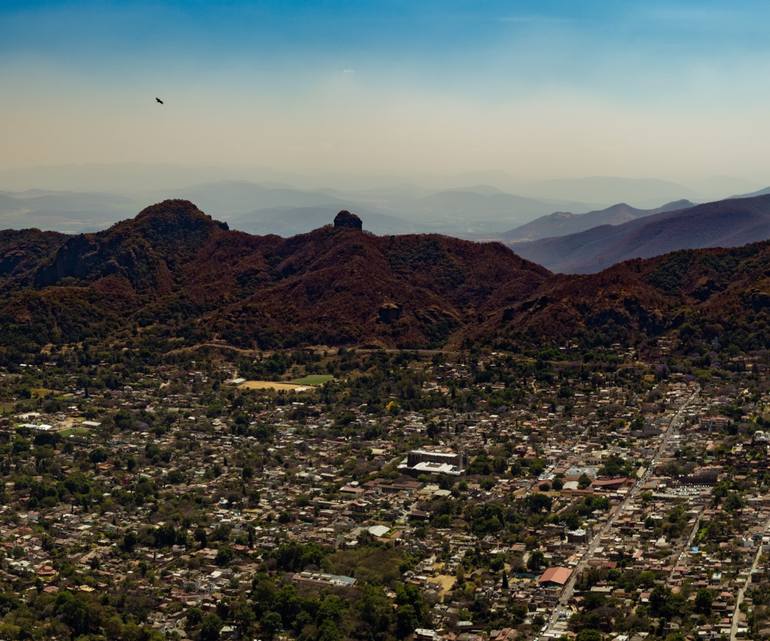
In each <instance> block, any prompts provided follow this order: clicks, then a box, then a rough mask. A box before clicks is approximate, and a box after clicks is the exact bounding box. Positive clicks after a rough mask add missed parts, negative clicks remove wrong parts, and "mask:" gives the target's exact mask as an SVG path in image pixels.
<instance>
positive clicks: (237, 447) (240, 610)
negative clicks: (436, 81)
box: [0, 183, 770, 641]
mask: <svg viewBox="0 0 770 641" xmlns="http://www.w3.org/2000/svg"><path fill="white" fill-rule="evenodd" d="M227 189H230V190H231V191H230V192H227ZM191 191H194V190H191ZM199 191H200V195H202V196H204V198H203V200H204V201H205V199H206V197H212V198H213V197H214V196H212V194H216V197H217V198H219V199H220V200H219V201H218V202H224V200H222V199H223V198H224V196H223V194H225V193H229V194H230V195H229V196H228V198H230V200H228V202H230V203H231V204H232V205H233V208H232V209H231V210H230V211H233V212H234V211H235V210H236V209H238V211H240V212H241V213H240V214H238V215H235V214H234V215H233V217H227V218H226V220H227V222H224V220H218V218H219V216H218V213H217V211H216V210H212V209H210V208H209V207H207V206H206V205H205V203H204V204H200V203H199V204H200V206H201V208H202V209H204V210H206V213H204V211H202V210H201V209H199V208H198V206H196V204H193V202H191V201H190V200H184V199H175V200H163V201H161V202H158V204H155V205H152V206H149V207H147V208H145V209H143V210H142V211H141V212H140V213H139V214H138V215H136V216H135V217H125V218H124V219H123V220H121V221H120V222H115V223H114V224H111V225H105V226H104V228H103V229H101V230H97V229H89V228H88V227H89V225H90V223H86V224H84V226H81V227H78V226H77V225H74V223H73V221H75V220H80V223H82V221H83V219H84V217H80V218H78V216H77V215H75V214H74V213H73V212H76V210H77V207H78V206H84V207H86V208H87V209H88V211H89V212H91V213H93V212H98V211H99V208H100V207H102V206H106V205H105V203H107V201H108V200H109V199H108V198H107V197H106V196H104V195H101V196H99V197H97V196H96V195H91V196H90V197H89V198H91V200H89V199H88V198H84V197H83V196H78V197H77V198H75V197H74V196H72V195H70V196H67V195H66V194H62V193H58V192H47V193H43V192H25V193H23V194H21V193H16V194H12V193H10V192H7V193H3V194H0V220H5V221H7V222H8V226H9V227H14V229H8V230H5V231H0V288H1V290H2V297H0V450H1V451H2V454H1V455H0V474H1V475H2V485H0V492H1V493H2V505H1V506H0V549H1V550H2V555H0V639H2V640H6V639H8V640H12V639H13V640H27V639H30V640H37V639H52V640H68V641H69V640H78V641H97V640H99V641H101V640H110V641H112V640H118V641H163V640H166V641H190V640H192V641H216V640H222V641H240V640H244V641H245V640H249V641H251V640H257V639H259V640H272V639H275V640H283V641H338V640H340V641H341V640H348V639H350V640H356V641H358V640H360V641H394V640H397V639H398V640H401V639H409V640H410V641H411V640H414V641H431V640H434V641H438V640H444V641H512V640H521V641H532V640H546V639H547V640H556V639H570V640H571V639H576V641H658V640H661V641H663V640H665V641H717V640H721V639H725V640H727V639H729V640H730V641H735V640H736V639H770V468H769V467H768V454H770V452H769V451H768V450H769V448H770V385H769V384H768V382H769V380H770V379H769V378H768V372H769V371H770V369H769V368H770V351H769V349H770V193H767V190H763V191H761V192H757V193H752V194H748V195H745V196H742V197H731V198H727V199H723V200H715V201H712V202H707V203H699V204H695V203H694V202H691V201H690V200H682V199H671V200H670V201H669V202H667V203H666V204H663V205H658V206H653V205H652V204H651V203H645V205H644V207H632V206H630V205H627V204H617V205H613V206H611V207H609V208H607V207H598V208H590V207H589V206H588V205H587V206H586V207H587V208H584V209H586V210H588V209H590V211H588V213H584V214H574V213H569V212H566V211H558V212H556V213H552V212H553V209H549V207H551V206H552V205H553V203H552V202H543V201H538V200H536V199H533V198H527V197H517V196H512V195H511V194H506V193H504V192H500V191H499V190H492V189H476V190H475V191H474V190H464V191H460V190H454V191H447V192H437V193H433V194H429V195H425V194H420V195H414V194H412V195H410V196H409V198H408V202H409V205H410V207H412V208H413V209H411V211H418V210H419V211H420V212H422V213H421V217H416V216H415V217H413V218H409V217H407V218H405V219H399V218H397V217H395V216H393V215H392V212H391V211H390V210H389V209H387V210H386V209H385V208H381V209H379V210H376V211H375V210H373V212H372V216H371V218H370V217H368V216H367V215H366V214H365V213H363V212H361V211H360V210H358V214H360V215H357V214H356V213H351V211H348V210H347V209H346V208H345V205H344V203H343V202H342V201H341V200H340V198H339V197H338V196H339V195H335V194H333V193H331V192H328V191H327V192H323V193H321V192H318V193H315V194H312V195H308V194H305V193H303V194H301V196H302V197H301V198H300V199H299V200H297V198H298V196H297V194H296V193H293V194H292V196H291V197H292V198H294V199H295V200H293V201H292V202H293V203H295V204H294V205H293V206H292V207H291V208H288V207H286V206H285V203H286V202H287V201H286V200H285V199H286V197H287V196H286V193H285V192H286V190H285V189H284V190H282V189H281V188H277V187H272V188H269V189H268V188H260V189H259V193H260V194H262V195H263V196H264V197H265V200H264V201H263V202H261V203H258V202H255V201H253V200H251V197H252V195H253V186H248V185H244V184H240V183H239V184H231V185H219V186H216V188H214V187H212V186H211V185H209V186H207V188H206V189H202V188H201V189H200V190H199ZM319 193H320V194H321V196H323V199H325V200H324V201H323V202H320V203H319V201H318V198H319V197H320V196H319ZM361 197H362V198H363V197H364V196H363V195H361ZM368 197H369V198H370V200H369V201H368V202H374V201H375V200H377V199H382V198H384V196H383V195H382V194H378V195H377V197H376V198H375V197H374V196H372V195H371V194H369V196H368ZM270 198H272V199H273V200H270ZM400 198H401V199H402V200H401V201H399V202H402V203H403V202H406V201H407V200H406V199H407V197H406V196H400ZM303 199H304V200H303ZM236 200H237V201H239V204H238V207H235V204H234V203H235V201H236ZM390 202H395V201H390ZM52 203H53V204H52ZM62 203H65V204H64V205H62ZM88 203H90V205H89V204H88ZM558 204H559V206H563V207H564V208H567V207H574V208H577V207H579V206H580V203H578V202H576V201H574V200H573V201H567V200H561V201H560V202H559V203H558ZM54 205H55V207H54ZM338 205H339V206H338ZM648 205H649V207H648ZM124 207H126V202H122V203H121V204H120V207H119V208H118V209H116V210H114V211H115V212H116V211H118V210H119V211H123V209H122V208H124ZM52 208H53V209H52ZM348 208H349V209H355V208H354V207H348ZM54 209H55V212H54ZM340 210H341V211H340ZM514 210H515V211H519V212H525V214H526V215H525V216H523V218H522V219H521V220H519V221H517V222H516V223H515V224H510V225H509V226H507V227H504V226H503V225H502V224H501V222H500V221H501V216H502V213H504V212H505V211H514ZM255 211H259V212H261V213H260V214H259V216H257V215H251V217H249V215H247V214H248V212H252V214H253V213H254V212H255ZM338 211H339V213H337V212H338ZM3 212H5V213H3ZM426 212H427V213H426ZM436 212H444V214H442V215H444V217H443V218H441V225H443V227H441V228H440V229H439V227H438V226H439V223H438V222H437V221H438V220H439V219H438V218H436V217H435V216H437V214H435V213H436ZM501 212H502V213H501ZM113 213H114V212H113ZM209 214H212V215H209ZM335 214H336V215H335ZM434 214H435V216H434ZM239 216H240V218H239ZM86 217H87V216H86ZM107 218H109V216H107ZM223 218H224V217H223ZM23 220H33V221H35V222H36V223H38V222H40V221H42V222H45V221H46V220H56V221H58V222H57V224H56V225H55V226H56V227H57V229H59V231H41V230H40V229H36V228H21V227H22V226H23V225H20V224H18V221H23ZM90 220H92V221H95V220H98V218H97V217H92V218H91V219H90ZM246 220H252V222H253V221H257V222H256V223H254V224H255V225H257V226H258V229H249V230H248V231H239V230H236V229H232V228H231V227H230V225H232V226H233V227H234V228H238V229H243V228H246V227H247V225H245V224H242V223H244V221H246ZM370 220H372V221H374V223H376V224H375V227H376V229H375V231H377V232H379V233H371V232H370V231H367V230H368V229H369V227H368V224H369V221H370ZM407 220H408V221H409V222H405V221H407ZM271 221H272V222H274V223H275V227H274V230H273V231H275V232H278V233H268V232H269V231H271V230H270V229H266V227H269V226H270V224H272V223H271ZM309 221H310V222H313V223H316V222H317V223H318V225H317V228H316V229H314V230H312V231H311V228H312V227H311V225H310V224H309ZM80 223H79V224H80ZM299 223H302V224H304V225H306V227H305V228H304V229H301V230H298V229H296V225H297V224H299ZM41 226H42V225H41ZM405 226H406V227H407V228H405ZM410 226H411V228H409V227H410ZM61 229H72V230H74V233H64V232H62V231H61ZM439 230H441V231H444V232H445V233H452V231H453V230H457V232H456V234H455V235H457V236H462V237H463V238H458V237H454V236H453V235H443V234H440V233H437V231H439ZM249 231H252V232H258V233H257V234H255V233H249ZM286 231H289V232H290V233H285V232H286ZM298 231H299V232H301V233H296V232H298ZM396 231H399V232H408V233H395V232H396Z"/></svg>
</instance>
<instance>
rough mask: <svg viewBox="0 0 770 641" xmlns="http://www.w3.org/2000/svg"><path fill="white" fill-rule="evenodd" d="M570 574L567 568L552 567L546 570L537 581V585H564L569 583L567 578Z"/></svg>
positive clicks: (570, 571)
mask: <svg viewBox="0 0 770 641" xmlns="http://www.w3.org/2000/svg"><path fill="white" fill-rule="evenodd" d="M571 574H572V570H570V569H569V568H561V567H558V566H557V567H553V568H548V569H547V570H546V571H545V572H543V574H542V576H541V577H540V578H539V579H538V580H537V582H538V583H558V584H559V585H564V584H565V583H566V582H567V581H569V577H570V575H571Z"/></svg>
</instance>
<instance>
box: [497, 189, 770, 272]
mask: <svg viewBox="0 0 770 641" xmlns="http://www.w3.org/2000/svg"><path fill="white" fill-rule="evenodd" d="M601 213H602V212H599V214H601ZM577 218H580V217H577ZM768 238H770V195H762V196H754V197H750V198H732V199H728V200H720V201H716V202H712V203H706V204H702V205H694V206H692V207H687V208H685V209H677V210H675V211H664V212H661V213H656V214H652V215H646V216H643V217H640V218H635V219H634V220H631V221H629V222H626V223H623V224H619V225H611V224H605V225H601V226H598V227H593V228H591V229H588V230H586V231H581V232H578V233H575V234H568V235H564V236H559V237H556V238H543V239H540V240H535V241H532V242H512V243H510V246H511V248H512V249H513V250H514V251H515V252H516V253H518V254H519V255H521V256H523V257H524V258H527V259H529V260H532V261H534V262H536V263H538V264H541V265H544V266H545V267H548V269H550V270H552V271H556V272H563V273H583V274H584V273H592V272H598V271H600V270H602V269H605V268H607V267H609V266H611V265H614V264H615V263H619V262H621V261H625V260H629V259H632V258H650V257H653V256H658V255H661V254H665V253H667V252H671V251H676V250H679V249H698V248H703V247H737V246H739V245H744V244H746V243H751V242H756V241H759V240H766V239H768Z"/></svg>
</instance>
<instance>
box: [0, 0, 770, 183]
mask: <svg viewBox="0 0 770 641" xmlns="http://www.w3.org/2000/svg"><path fill="white" fill-rule="evenodd" d="M769 18H770V3H767V2H754V1H740V0H738V1H734V2H727V1H722V2H714V1H711V2H708V1H706V2H704V1H698V2H695V1H687V2H682V1H680V2H662V1H658V2H656V1H654V0H653V1H645V2H641V1H639V2H637V1H627V2H624V1H609V0H608V1H605V2H597V1H592V0H582V1H576V0H568V1H548V0H541V1H538V2H534V1H519V2H516V1H511V2H497V1H487V2H485V1H476V2H454V1H451V0H444V1H420V0H410V1H382V2H369V1H367V0H359V1H358V2H342V1H327V2H286V1H284V2H274V1H265V2H201V1H188V2H149V3H146V2H34V1H33V2H29V1H26V2H9V1H6V0H2V1H0V81H1V82H2V85H3V87H4V90H3V99H2V101H0V116H2V122H5V123H6V126H7V127H8V129H9V131H8V132H7V133H8V134H9V135H8V142H9V144H10V151H11V153H10V154H8V155H6V156H5V157H4V158H0V163H2V164H3V166H5V167H9V166H12V165H14V164H18V165H34V164H51V163H68V162H72V163H78V162H113V161H125V160H132V161H133V160H135V161H153V162H154V161H162V162H179V161H183V160H187V161H190V162H204V161H205V162H214V163H218V162H228V161H230V162H234V163H245V164H254V165H265V164H271V163H272V164H275V165H276V166H279V167H280V168H282V169H297V170H302V171H313V170H314V169H318V168H322V167H326V168H328V167H329V166H330V165H334V166H335V168H336V169H339V170H340V171H348V170H354V169H360V170H366V171H377V172H383V171H396V170H397V169H400V170H403V171H407V172H408V171H414V172H418V171H423V172H426V171H432V170H436V171H464V170H468V171H471V170H481V169H490V170H504V171H509V172H511V173H513V174H531V175H530V176H528V177H547V176H550V175H567V174H570V173H575V171H572V169H573V168H575V165H576V163H577V162H579V163H580V165H581V171H583V172H588V173H599V174H607V173H619V172H622V173H624V174H633V175H659V174H660V172H661V171H663V172H667V173H670V174H678V175H685V174H688V172H689V173H693V174H696V173H697V174H708V173H709V172H717V173H737V174H740V175H743V176H746V177H749V176H751V177H757V176H759V175H761V174H762V173H763V172H765V171H766V170H767V169H768V167H767V166H766V165H765V164H764V160H763V158H764V148H766V144H765V142H766V141H765V140H764V137H765V136H766V135H770V127H769V126H768V125H767V124H765V122H764V121H766V120H768V119H767V118H766V111H767V109H766V107H765V105H766V104H768V103H767V99H768V97H770V96H769V95H768V94H769V93H770V91H769V90H768V89H767V88H766V85H767V82H766V76H767V71H768V70H770V39H768V38H767V37H766V25H767V24H768V23H769V22H768V19H769ZM155 95H162V96H164V97H165V98H166V99H167V109H166V110H165V112H164V113H159V112H158V110H157V109H155V105H153V104H152V102H151V101H149V100H148V97H149V98H152V97H154V96H155ZM707 143H710V144H707ZM560 147H561V149H560ZM656 149H659V150H660V149H666V150H667V151H666V154H665V156H666V157H665V158H660V157H659V156H658V157H656V153H655V150H656ZM709 149H713V150H714V152H716V151H717V150H718V152H719V154H718V155H719V157H716V156H717V154H716V153H711V154H709ZM706 154H708V155H709V156H711V157H710V158H705V157H704V155H706ZM524 157H526V160H525V159H524Z"/></svg>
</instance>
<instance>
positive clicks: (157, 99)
mask: <svg viewBox="0 0 770 641" xmlns="http://www.w3.org/2000/svg"><path fill="white" fill-rule="evenodd" d="M155 102H157V103H158V104H160V105H164V104H166V103H164V102H163V101H162V100H161V99H160V98H157V97H156V98H155Z"/></svg>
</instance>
